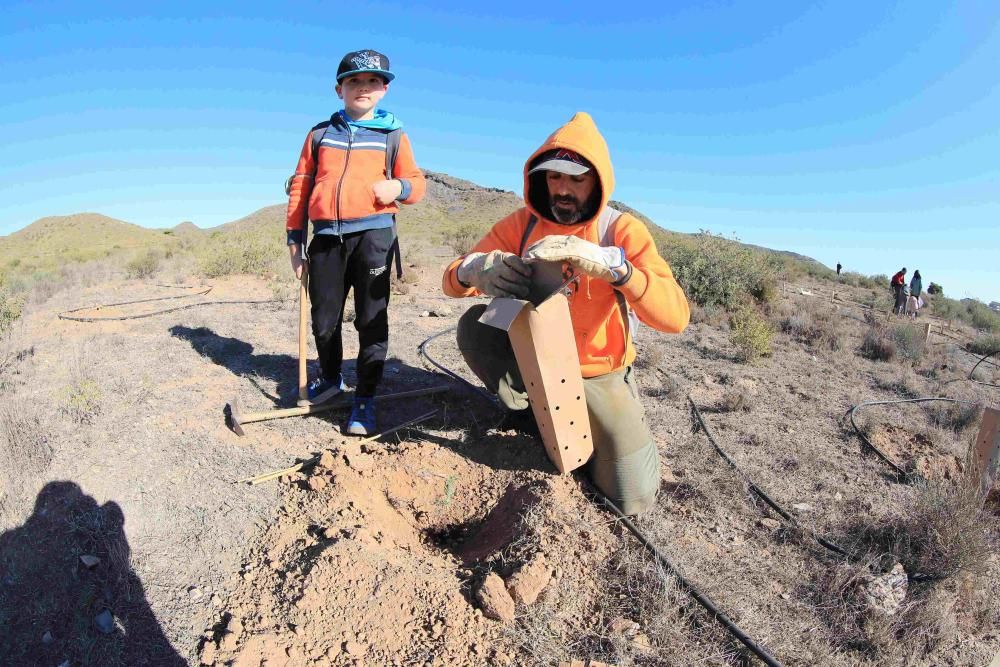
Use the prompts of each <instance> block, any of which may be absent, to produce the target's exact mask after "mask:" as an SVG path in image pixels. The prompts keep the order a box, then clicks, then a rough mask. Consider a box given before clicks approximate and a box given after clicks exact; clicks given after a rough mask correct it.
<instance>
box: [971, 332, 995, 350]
mask: <svg viewBox="0 0 1000 667" xmlns="http://www.w3.org/2000/svg"><path fill="white" fill-rule="evenodd" d="M969 352H972V353H973V354H984V355H985V354H997V353H998V352H1000V335H998V334H988V335H983V336H980V337H979V338H977V339H976V340H974V341H972V342H971V343H969Z"/></svg>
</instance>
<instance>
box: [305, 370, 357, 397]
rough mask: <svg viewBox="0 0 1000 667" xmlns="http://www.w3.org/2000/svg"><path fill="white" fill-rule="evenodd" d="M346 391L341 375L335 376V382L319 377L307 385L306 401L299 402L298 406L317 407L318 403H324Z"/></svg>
mask: <svg viewBox="0 0 1000 667" xmlns="http://www.w3.org/2000/svg"><path fill="white" fill-rule="evenodd" d="M346 389H347V385H346V384H344V376H343V374H342V373H338V374H337V381H336V382H331V381H330V380H327V379H326V378H325V377H323V376H322V375H321V376H319V377H318V378H316V379H315V380H313V381H312V382H310V383H309V387H308V390H309V398H308V400H306V401H302V400H300V401H299V404H300V405H301V404H304V405H319V404H320V403H326V402H327V401H329V400H330V399H331V398H333V397H335V396H337V395H338V394H340V393H341V392H343V391H344V390H346Z"/></svg>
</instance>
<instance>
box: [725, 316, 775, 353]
mask: <svg viewBox="0 0 1000 667" xmlns="http://www.w3.org/2000/svg"><path fill="white" fill-rule="evenodd" d="M729 325H730V333H729V340H730V342H732V344H733V345H734V346H735V347H736V358H737V359H738V360H739V361H743V362H745V363H755V362H757V361H759V360H760V359H761V358H762V357H768V356H771V339H772V338H773V337H774V330H773V329H772V328H771V325H770V323H768V321H767V320H766V319H765V318H764V317H763V316H762V315H761V314H760V313H759V312H758V311H757V310H755V309H754V308H752V307H749V306H743V307H741V308H740V309H739V310H737V311H736V312H735V313H734V314H733V316H732V317H731V318H730V321H729Z"/></svg>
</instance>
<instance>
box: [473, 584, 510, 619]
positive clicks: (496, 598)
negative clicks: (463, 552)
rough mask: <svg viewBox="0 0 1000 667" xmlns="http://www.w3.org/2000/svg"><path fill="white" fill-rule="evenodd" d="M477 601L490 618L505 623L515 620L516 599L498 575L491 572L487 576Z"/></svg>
mask: <svg viewBox="0 0 1000 667" xmlns="http://www.w3.org/2000/svg"><path fill="white" fill-rule="evenodd" d="M476 599H477V600H479V604H481V605H482V607H483V614H485V615H486V616H488V617H489V618H492V619H494V620H497V621H503V622H505V623H507V622H510V621H513V620H514V599H513V598H512V597H511V596H510V593H508V592H507V588H506V587H505V586H504V584H503V579H501V578H500V577H498V576H497V575H496V574H494V573H492V572H491V573H490V574H488V575H487V576H486V579H484V580H483V583H482V585H481V586H480V587H479V590H477V591H476Z"/></svg>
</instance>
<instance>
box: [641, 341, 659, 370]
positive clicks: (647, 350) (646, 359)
mask: <svg viewBox="0 0 1000 667" xmlns="http://www.w3.org/2000/svg"><path fill="white" fill-rule="evenodd" d="M665 356H666V353H665V352H664V350H663V345H662V344H659V343H657V342H656V341H651V342H649V343H647V344H646V345H643V346H642V348H641V349H640V350H638V351H637V354H636V357H635V367H636V368H659V367H660V364H661V363H663V358H664V357H665Z"/></svg>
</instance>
